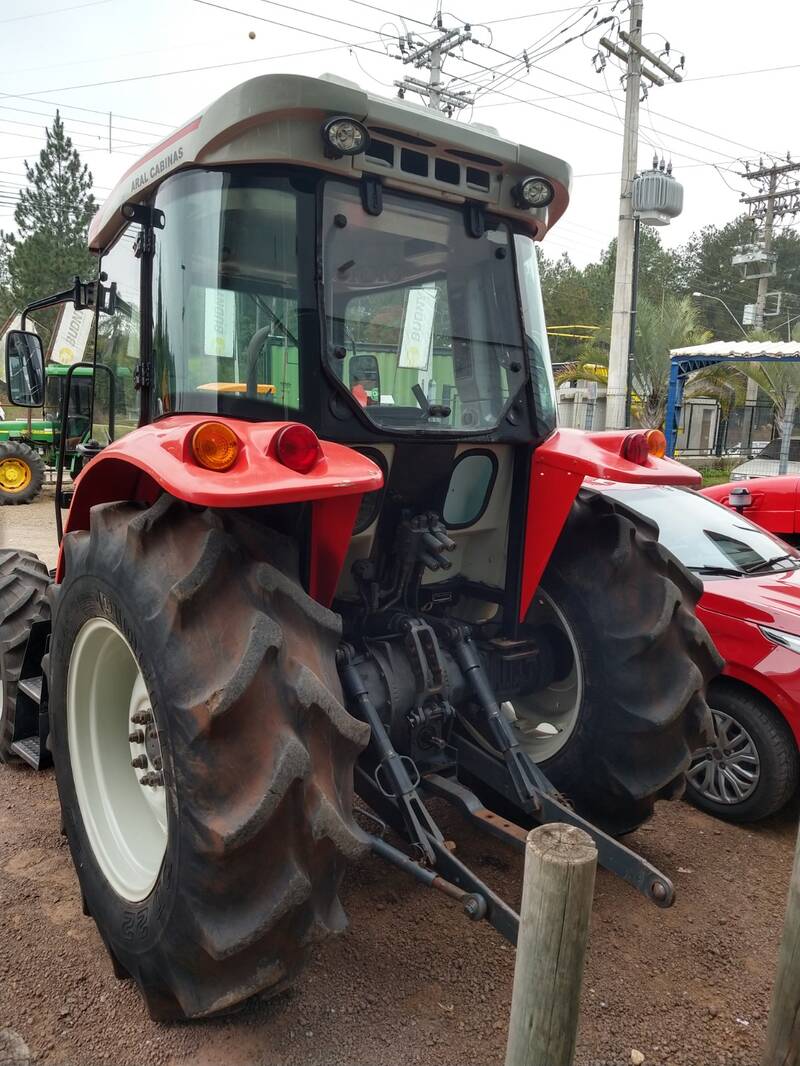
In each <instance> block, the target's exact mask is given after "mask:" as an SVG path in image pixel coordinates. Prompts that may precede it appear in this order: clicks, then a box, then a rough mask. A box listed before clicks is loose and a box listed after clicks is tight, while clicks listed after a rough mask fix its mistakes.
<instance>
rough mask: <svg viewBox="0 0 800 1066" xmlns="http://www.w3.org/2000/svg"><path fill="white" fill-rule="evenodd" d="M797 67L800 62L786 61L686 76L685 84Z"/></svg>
mask: <svg viewBox="0 0 800 1066" xmlns="http://www.w3.org/2000/svg"><path fill="white" fill-rule="evenodd" d="M798 68H800V63H787V64H786V65H785V66H780V67H759V68H758V69H757V70H729V71H728V72H727V73H724V74H703V75H701V76H700V77H699V78H687V79H686V84H687V85H690V84H693V83H694V82H696V81H715V80H716V79H718V78H744V77H747V76H748V75H749V74H774V73H776V72H777V71H779V70H797V69H798Z"/></svg>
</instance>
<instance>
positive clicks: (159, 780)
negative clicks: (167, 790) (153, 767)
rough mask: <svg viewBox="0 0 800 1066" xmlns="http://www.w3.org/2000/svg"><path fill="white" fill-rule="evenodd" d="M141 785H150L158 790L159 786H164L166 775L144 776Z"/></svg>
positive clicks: (140, 781)
mask: <svg viewBox="0 0 800 1066" xmlns="http://www.w3.org/2000/svg"><path fill="white" fill-rule="evenodd" d="M139 784H140V785H149V786H150V787H151V788H156V786H157V785H163V784H164V775H163V774H154V773H147V774H142V776H141V777H140V778H139Z"/></svg>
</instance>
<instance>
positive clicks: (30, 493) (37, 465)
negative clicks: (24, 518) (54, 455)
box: [0, 440, 45, 504]
mask: <svg viewBox="0 0 800 1066" xmlns="http://www.w3.org/2000/svg"><path fill="white" fill-rule="evenodd" d="M44 474H45V467H44V460H43V459H42V457H41V455H39V453H38V452H37V451H36V449H35V448H31V447H30V446H29V445H27V444H23V443H22V442H21V441H15V440H9V441H5V442H4V443H3V444H0V504H16V503H30V502H31V501H32V500H35V499H36V497H37V496H38V495H39V493H40V492H41V491H42V485H43V484H44Z"/></svg>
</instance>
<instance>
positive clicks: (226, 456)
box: [192, 422, 239, 471]
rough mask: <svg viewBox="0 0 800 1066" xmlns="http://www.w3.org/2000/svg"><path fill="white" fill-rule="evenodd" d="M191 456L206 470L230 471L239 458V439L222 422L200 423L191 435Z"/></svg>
mask: <svg viewBox="0 0 800 1066" xmlns="http://www.w3.org/2000/svg"><path fill="white" fill-rule="evenodd" d="M192 454H193V455H194V457H195V459H196V460H197V462H198V463H199V464H200V466H204V467H205V468H206V469H207V470H218V471H222V470H230V468H231V467H232V466H233V464H234V463H235V462H236V460H237V459H238V458H239V438H238V437H237V436H236V434H235V433H234V432H233V430H232V429H231V428H230V427H229V426H226V425H225V424H224V423H223V422H202V423H201V424H200V425H199V426H198V427H197V429H196V430H195V431H194V433H193V434H192Z"/></svg>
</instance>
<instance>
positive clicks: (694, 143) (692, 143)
mask: <svg viewBox="0 0 800 1066" xmlns="http://www.w3.org/2000/svg"><path fill="white" fill-rule="evenodd" d="M198 2H199V0H198ZM462 62H464V63H468V64H470V65H471V66H476V67H481V68H482V69H483V70H488V71H490V70H491V68H490V67H486V66H483V64H481V63H476V62H475V61H474V60H471V59H462ZM461 80H463V81H466V82H469V81H470V79H469V78H463V79H461ZM508 80H510V81H513V82H514V83H515V84H517V85H523V86H529V87H531V88H534V89H539V90H540V91H541V92H546V93H549V94H550V96H551V97H552V98H554V99H564V100H569V99H570V98H569V97H564V96H562V94H560V93H559V92H557V91H555V90H551V89H547V88H546V87H545V86H543V85H538V84H537V83H536V82H532V81H530V80H529V79H528V78H517V77H509V79H508ZM570 80H572V79H570ZM493 93H500V95H502V96H506V97H508V99H509V101H510V102H513V103H518V104H527V105H529V106H536V105H535V104H534V103H533V101H531V100H525V99H522V98H520V97H515V96H512V95H510V94H509V93H507V92H504V91H502V90H500V89H496V88H489V89H488V90H487V93H486V95H491V94H493ZM577 103H578V106H579V107H584V108H586V109H587V110H589V111H595V112H597V114H599V115H602V116H604V117H605V118H614V117H615V116H614V115H612V114H611V113H610V112H608V111H606V110H604V109H603V108H600V107H595V106H594V104H587V103H585V102H584V101H577ZM475 106H476V107H499V106H502V105H499V104H482V103H477V102H476V105H475ZM542 110H543V111H547V110H548V108H542ZM552 113H553V114H556V115H560V116H561V117H562V118H571V119H573V121H576V122H577V121H580V120H579V119H578V118H577V116H575V115H566V114H563V112H559V111H554V112H552ZM616 117H618V116H616ZM584 125H592V123H584ZM595 128H596V129H601V130H603V131H604V132H605V133H616V132H617V131H615V130H608V129H606V128H605V127H602V126H595ZM620 136H621V134H620ZM670 136H671V139H672V140H675V141H680V142H681V143H683V144H688V145H690V146H691V147H692V148H699V149H700V150H701V151H704V152H710V153H713V154H715V155H718V156H721V157H722V158H723V159H727V160H730V161H731V162H736V161H737V159H738V157H737V156H734V155H730V154H729V153H727V152H722V151H720V150H719V149H718V148H711V147H708V146H706V145H704V144H698V143H697V141H691V140H689V139H688V138H686V137H680V136H678V134H671V135H670ZM674 154H675V155H681V158H684V159H694V160H695V161H696V162H700V160H697V159H696V157H694V156H690V155H686V154H685V153H678V152H676V153H674Z"/></svg>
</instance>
